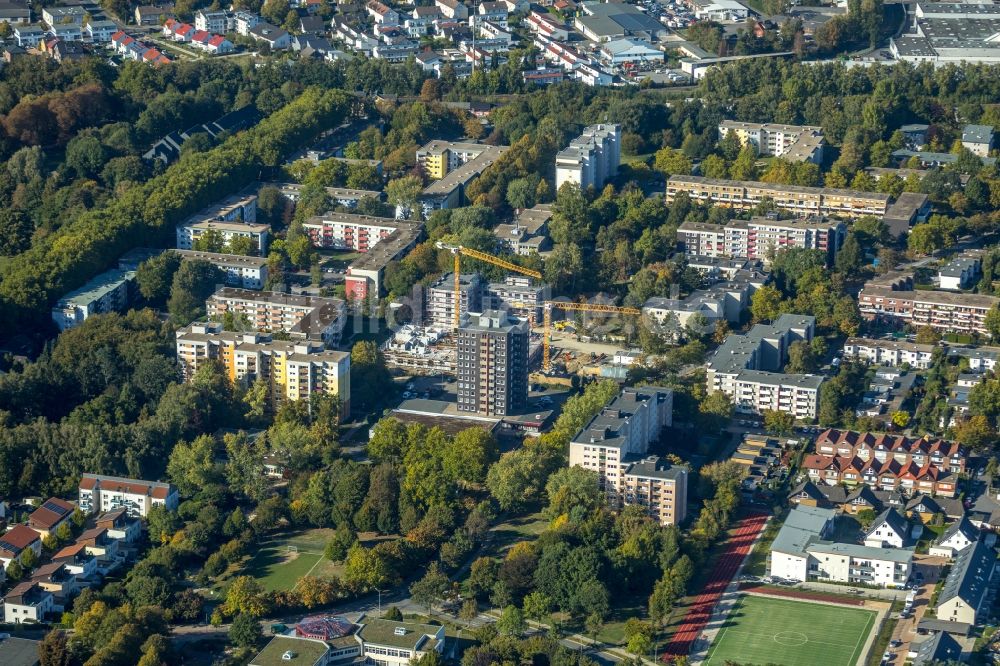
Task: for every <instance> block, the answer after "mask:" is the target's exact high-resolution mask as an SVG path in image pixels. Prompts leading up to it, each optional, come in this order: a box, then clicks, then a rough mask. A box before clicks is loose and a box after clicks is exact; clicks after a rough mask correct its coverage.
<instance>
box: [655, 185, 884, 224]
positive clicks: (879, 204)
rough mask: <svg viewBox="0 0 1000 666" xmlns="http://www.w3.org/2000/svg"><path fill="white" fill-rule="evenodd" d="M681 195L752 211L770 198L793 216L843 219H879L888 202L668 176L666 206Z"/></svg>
mask: <svg viewBox="0 0 1000 666" xmlns="http://www.w3.org/2000/svg"><path fill="white" fill-rule="evenodd" d="M681 193H685V194H687V196H688V197H689V198H690V199H691V200H692V201H698V202H701V203H706V202H708V203H713V204H715V205H717V206H728V207H731V208H738V209H747V208H756V207H757V206H758V205H760V203H761V202H762V201H764V200H765V199H770V200H771V201H772V202H773V203H774V205H775V206H777V207H778V208H781V209H785V210H790V211H794V212H797V213H804V214H806V215H843V216H847V217H862V216H864V215H875V216H878V217H882V216H884V215H885V213H886V210H887V209H888V207H889V203H890V201H891V198H890V197H889V195H888V194H879V193H874V192H862V191H860V190H850V189H840V188H832V187H805V186H801V185H777V184H772V183H763V182H756V181H746V180H727V179H724V178H707V177H705V176H681V175H674V176H671V177H670V180H668V181H667V193H666V199H667V203H672V202H673V201H674V199H676V198H677V197H678V195H680V194H681Z"/></svg>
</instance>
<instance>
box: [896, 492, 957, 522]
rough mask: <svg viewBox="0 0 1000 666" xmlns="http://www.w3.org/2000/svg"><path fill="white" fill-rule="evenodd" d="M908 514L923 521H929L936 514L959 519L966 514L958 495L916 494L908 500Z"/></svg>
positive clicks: (906, 508)
mask: <svg viewBox="0 0 1000 666" xmlns="http://www.w3.org/2000/svg"><path fill="white" fill-rule="evenodd" d="M904 509H905V511H906V515H907V516H909V517H910V518H916V519H918V520H920V522H922V523H929V522H931V521H932V520H934V518H935V517H936V516H944V517H945V519H946V520H958V519H959V518H961V517H962V516H964V515H965V506H963V505H962V500H961V499H959V498H957V497H931V496H930V495H924V494H918V495H914V496H913V497H911V498H910V500H909V501H907V503H906V505H905V507H904Z"/></svg>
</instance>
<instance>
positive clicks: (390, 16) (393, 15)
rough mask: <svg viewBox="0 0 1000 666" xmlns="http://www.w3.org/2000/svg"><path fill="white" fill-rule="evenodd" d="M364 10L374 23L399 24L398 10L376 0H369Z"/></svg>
mask: <svg viewBox="0 0 1000 666" xmlns="http://www.w3.org/2000/svg"><path fill="white" fill-rule="evenodd" d="M365 11H367V12H368V15H369V16H371V17H372V19H373V20H374V21H375V24H376V25H399V12H397V11H396V10H395V9H392V8H390V7H389V6H388V5H386V4H384V3H382V2H379V1H378V0H370V2H368V4H366V5H365Z"/></svg>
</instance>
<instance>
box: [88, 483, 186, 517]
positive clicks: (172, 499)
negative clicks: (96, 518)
mask: <svg viewBox="0 0 1000 666" xmlns="http://www.w3.org/2000/svg"><path fill="white" fill-rule="evenodd" d="M179 502H180V494H179V493H178V492H177V488H176V487H175V486H174V485H173V484H169V483H159V482H156V481H143V480H140V479H126V478H122V477H118V476H104V475H101V474H89V473H84V474H83V476H82V478H81V479H80V500H79V505H80V510H81V511H83V512H84V513H85V514H90V513H96V512H103V511H112V510H115V509H118V508H125V509H127V510H128V512H129V515H131V516H139V517H142V518H145V517H146V516H147V515H148V514H149V510H150V509H151V508H153V507H154V506H162V507H164V508H165V509H166V510H167V511H174V510H176V509H177V505H178V503H179Z"/></svg>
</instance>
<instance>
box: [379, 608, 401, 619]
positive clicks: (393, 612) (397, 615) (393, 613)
mask: <svg viewBox="0 0 1000 666" xmlns="http://www.w3.org/2000/svg"><path fill="white" fill-rule="evenodd" d="M382 617H383V618H385V619H386V620H391V621H393V622H402V621H403V612H402V611H401V610H399V608H397V607H396V606H389V607H388V608H386V609H385V613H384V614H383V615H382Z"/></svg>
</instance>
